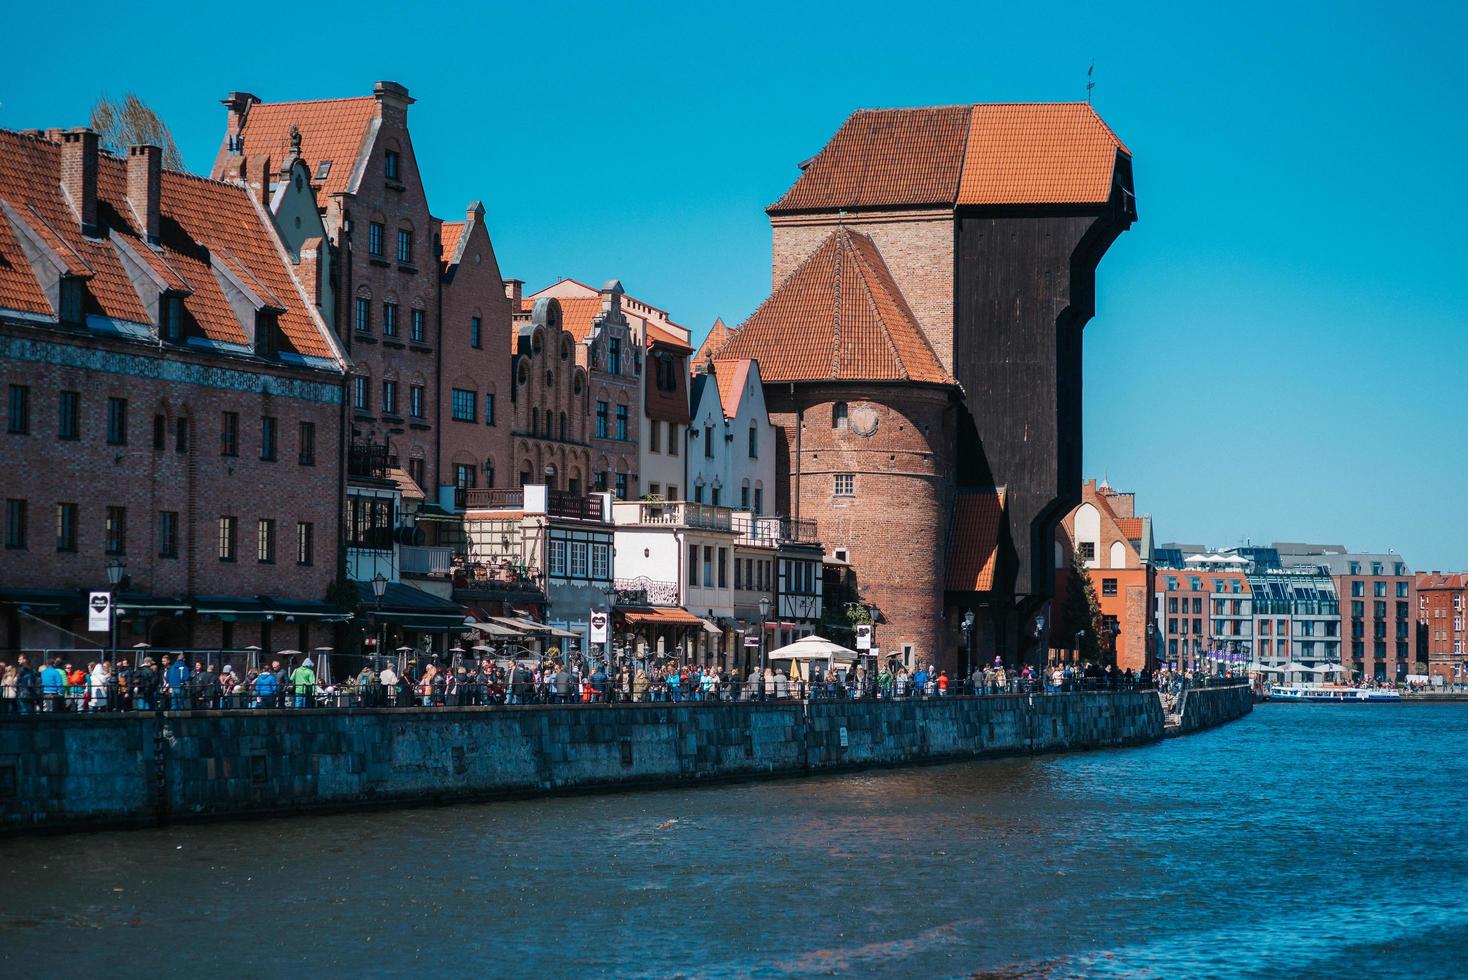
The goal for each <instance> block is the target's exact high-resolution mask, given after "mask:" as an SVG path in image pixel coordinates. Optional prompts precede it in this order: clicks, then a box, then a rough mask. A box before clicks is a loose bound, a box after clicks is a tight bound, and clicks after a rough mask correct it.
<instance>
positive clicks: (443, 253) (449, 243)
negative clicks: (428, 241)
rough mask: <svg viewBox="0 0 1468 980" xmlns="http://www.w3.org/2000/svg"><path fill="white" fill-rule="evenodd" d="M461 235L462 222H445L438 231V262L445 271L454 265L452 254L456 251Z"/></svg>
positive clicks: (462, 230) (462, 229) (462, 232)
mask: <svg viewBox="0 0 1468 980" xmlns="http://www.w3.org/2000/svg"><path fill="white" fill-rule="evenodd" d="M463 234H464V222H462V221H445V222H444V223H443V227H441V228H440V229H439V232H438V240H439V242H440V243H441V245H440V248H439V260H440V262H441V264H442V265H443V268H444V270H445V271H447V270H448V267H449V266H451V265H453V264H454V252H455V251H457V250H458V247H459V237H460V236H461V235H463Z"/></svg>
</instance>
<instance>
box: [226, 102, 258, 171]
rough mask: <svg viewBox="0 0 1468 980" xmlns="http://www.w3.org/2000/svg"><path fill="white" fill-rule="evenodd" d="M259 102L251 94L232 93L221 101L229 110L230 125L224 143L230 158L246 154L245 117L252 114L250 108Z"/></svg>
mask: <svg viewBox="0 0 1468 980" xmlns="http://www.w3.org/2000/svg"><path fill="white" fill-rule="evenodd" d="M259 101H260V100H259V98H257V97H256V96H253V95H251V94H250V93H249V92H231V93H229V94H228V95H226V96H225V97H224V98H223V99H220V102H221V103H223V105H224V106H225V107H226V108H227V109H229V123H228V125H227V126H226V127H225V131H224V141H225V148H226V150H227V151H228V152H229V155H230V156H238V155H240V154H241V153H244V152H245V135H244V133H245V117H246V116H248V115H249V114H250V107H251V106H253V105H255V104H257V103H258V102H259Z"/></svg>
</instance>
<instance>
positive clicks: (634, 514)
mask: <svg viewBox="0 0 1468 980" xmlns="http://www.w3.org/2000/svg"><path fill="white" fill-rule="evenodd" d="M612 520H613V522H614V523H615V524H616V525H617V526H618V527H672V528H679V527H685V528H696V529H699V530H704V531H732V530H733V524H734V512H733V511H732V510H730V509H729V508H728V507H715V506H714V505H713V504H692V503H688V502H687V501H675V502H670V503H660V502H655V501H649V500H639V501H632V502H628V503H621V502H619V503H616V504H613V505H612Z"/></svg>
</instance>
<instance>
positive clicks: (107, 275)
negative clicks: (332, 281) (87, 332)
mask: <svg viewBox="0 0 1468 980" xmlns="http://www.w3.org/2000/svg"><path fill="white" fill-rule="evenodd" d="M0 160H3V161H4V163H3V165H0V202H4V205H5V213H4V214H3V215H0V306H4V307H6V308H9V309H16V310H22V311H26V312H35V313H42V314H46V315H55V314H56V312H57V311H55V310H53V309H51V305H50V300H49V298H48V297H47V296H46V295H45V293H44V292H42V291H41V289H40V287H39V284H38V283H37V281H36V278H35V275H34V273H33V272H32V270H31V268H30V263H29V261H28V260H27V259H26V256H25V254H24V252H23V251H22V250H21V249H20V248H19V243H18V241H17V239H16V237H15V236H16V231H15V228H14V227H12V221H11V219H10V217H9V216H10V215H11V214H14V215H16V216H18V217H19V218H20V219H21V220H22V221H23V223H24V225H25V227H27V228H29V229H31V230H32V231H34V232H35V233H36V234H37V235H38V237H41V239H42V240H43V241H45V242H47V243H48V244H50V243H55V244H54V245H52V246H51V247H53V248H54V249H56V250H57V252H58V254H60V255H61V257H62V258H63V260H64V262H65V263H66V264H67V265H69V266H75V264H76V263H80V264H81V265H82V266H83V267H84V268H85V269H86V270H87V272H88V273H89V276H90V277H89V278H88V280H87V284H86V293H87V301H86V308H85V312H86V313H87V314H88V315H100V316H104V317H107V318H110V319H113V320H121V321H125V322H128V323H136V324H156V323H157V319H158V311H157V310H156V309H148V308H146V307H145V306H144V304H143V300H142V297H141V296H140V295H139V293H138V290H137V289H136V288H135V287H134V286H133V284H132V280H131V278H130V277H129V274H128V266H127V263H128V262H129V261H141V262H142V264H144V265H145V266H146V267H147V268H148V269H149V270H151V272H152V273H153V275H155V276H156V277H157V278H158V280H160V281H161V282H162V284H163V285H164V286H165V287H167V288H170V289H176V290H180V291H184V292H186V293H187V295H186V296H185V297H184V299H183V305H184V310H185V311H186V312H187V314H188V318H189V319H191V320H192V321H193V325H192V327H191V331H195V332H197V333H198V334H199V335H201V336H203V337H204V338H206V339H208V340H211V341H215V342H219V343H228V344H245V343H247V342H248V339H249V338H248V337H247V335H246V333H245V329H244V326H243V325H242V324H241V323H240V321H239V319H238V317H237V315H236V313H235V311H234V308H233V307H232V306H231V305H230V302H229V299H228V298H227V296H226V294H225V286H224V285H222V284H221V282H220V276H221V275H224V276H225V278H226V279H228V278H229V277H233V278H234V279H236V280H238V281H239V282H241V283H243V284H244V285H245V287H246V288H247V289H248V290H249V291H250V292H252V293H254V294H256V296H258V297H259V298H260V299H261V300H262V301H263V302H265V303H267V304H268V305H270V306H274V307H279V308H280V309H282V310H284V312H283V313H281V314H280V315H279V317H278V323H279V326H280V332H281V337H282V341H283V345H282V347H283V349H284V350H287V351H294V352H295V353H298V354H301V355H303V356H308V357H319V358H331V359H334V358H335V357H336V353H335V350H334V348H333V347H332V345H331V343H330V342H329V341H328V340H327V339H326V337H325V336H324V335H323V332H324V328H323V327H322V326H321V325H320V324H319V321H318V320H317V319H316V318H315V317H313V316H312V314H311V312H310V310H309V304H308V301H307V300H306V299H305V298H304V297H303V296H302V295H301V292H300V289H299V284H298V282H297V280H296V278H295V276H294V274H293V273H292V271H291V269H290V266H289V264H288V260H287V259H286V257H285V254H284V252H283V251H282V250H281V248H280V246H279V243H278V242H277V240H276V238H275V235H274V232H273V231H272V230H271V229H270V227H269V225H268V223H267V222H268V219H267V218H266V217H265V215H264V214H263V213H262V212H261V211H260V210H259V209H258V208H257V206H256V205H255V203H254V201H253V200H252V199H251V198H250V196H249V193H248V192H247V191H246V190H245V189H244V188H243V187H238V186H235V185H230V184H222V183H218V182H216V181H212V180H205V179H203V178H201V177H193V176H190V175H188V174H181V173H175V172H173V171H168V170H165V171H163V174H162V177H161V182H160V194H159V197H160V211H161V215H162V220H161V222H160V228H161V235H160V242H159V246H160V247H159V248H158V250H156V251H155V250H154V249H153V248H152V247H150V246H149V245H148V243H147V242H146V241H145V240H144V238H143V235H142V232H141V231H140V230H139V228H138V227H137V224H136V222H137V220H138V219H137V218H136V217H135V216H134V214H133V210H132V207H131V206H130V205H129V204H128V201H127V169H126V165H125V164H124V163H123V162H122V161H121V160H117V159H114V158H113V157H111V156H108V155H107V154H105V153H102V154H99V156H98V166H97V220H98V222H99V224H101V225H103V226H105V228H106V235H105V236H104V237H101V238H95V239H94V238H87V237H85V236H83V235H82V234H81V229H80V227H79V224H78V219H77V215H76V213H75V212H74V211H73V210H72V209H71V205H70V204H68V203H67V200H66V197H65V195H63V193H62V191H61V187H60V171H61V147H60V146H59V145H57V144H56V143H52V142H49V141H47V140H43V139H38V138H35V137H31V136H23V135H21V134H19V133H13V132H6V131H4V130H0ZM63 249H64V251H63ZM68 256H69V258H68ZM73 271H76V270H75V268H73ZM251 326H252V327H253V324H252V325H251Z"/></svg>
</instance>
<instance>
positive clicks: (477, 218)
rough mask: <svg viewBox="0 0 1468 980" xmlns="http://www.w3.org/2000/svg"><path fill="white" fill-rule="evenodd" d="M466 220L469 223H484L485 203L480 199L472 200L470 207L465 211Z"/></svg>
mask: <svg viewBox="0 0 1468 980" xmlns="http://www.w3.org/2000/svg"><path fill="white" fill-rule="evenodd" d="M464 220H465V221H467V222H468V223H469V224H471V225H473V224H479V225H482V224H484V205H483V204H482V203H481V202H479V201H471V202H470V203H469V208H468V210H467V211H465V212H464Z"/></svg>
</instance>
